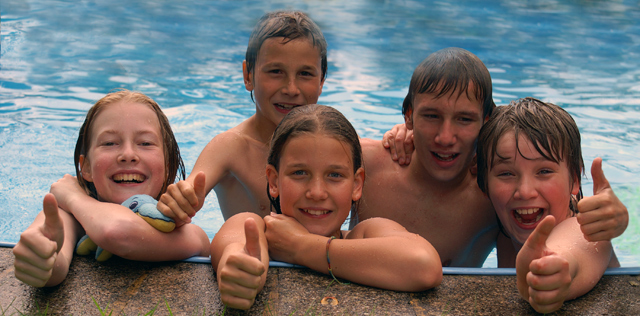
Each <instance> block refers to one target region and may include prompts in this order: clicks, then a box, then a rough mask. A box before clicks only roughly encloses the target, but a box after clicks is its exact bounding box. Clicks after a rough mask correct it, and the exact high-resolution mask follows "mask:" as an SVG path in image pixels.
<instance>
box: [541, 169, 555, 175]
mask: <svg viewBox="0 0 640 316" xmlns="http://www.w3.org/2000/svg"><path fill="white" fill-rule="evenodd" d="M538 173H540V174H542V175H547V174H552V173H554V172H553V170H551V169H542V170H540V171H538Z"/></svg>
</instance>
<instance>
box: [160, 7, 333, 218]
mask: <svg viewBox="0 0 640 316" xmlns="http://www.w3.org/2000/svg"><path fill="white" fill-rule="evenodd" d="M242 72H243V77H244V85H245V88H246V89H247V90H248V91H250V92H251V98H252V100H254V102H255V104H256V113H255V114H254V115H253V116H251V117H250V118H248V119H247V120H245V121H244V122H242V123H240V125H238V126H236V127H234V128H232V129H230V130H228V131H226V132H224V133H221V134H219V135H217V136H216V137H214V138H213V139H212V140H211V142H210V143H209V144H208V145H207V146H206V147H205V148H204V150H203V151H202V153H201V154H200V156H199V157H198V160H197V161H196V164H195V166H194V167H193V170H192V172H191V174H190V175H189V177H188V178H187V180H186V181H180V182H178V183H177V184H174V185H171V186H169V188H168V189H167V193H165V194H163V195H162V197H161V198H160V200H159V202H158V209H159V210H160V211H162V212H163V213H164V214H165V215H167V216H169V217H171V218H173V219H175V220H176V224H177V225H181V224H183V223H187V222H190V221H191V217H193V216H194V215H195V213H196V212H197V211H198V210H200V208H201V207H202V205H203V203H204V198H205V196H206V195H207V194H208V193H209V192H210V191H211V189H214V190H215V191H216V194H217V195H218V201H219V203H220V209H221V211H222V215H223V216H224V218H225V219H228V218H230V217H231V216H233V215H234V214H237V213H240V212H254V213H257V214H258V215H260V216H261V217H264V216H265V215H268V214H269V199H268V197H267V194H266V192H265V189H264V188H265V186H266V183H267V182H266V176H265V166H266V163H267V160H266V159H267V157H266V155H267V151H268V149H269V139H270V138H271V135H272V134H273V131H274V130H275V128H276V126H277V125H278V123H279V122H280V121H281V120H282V118H283V117H284V116H285V115H286V114H287V113H288V112H289V111H291V109H293V108H295V107H298V106H304V105H307V104H314V103H317V101H318V97H319V96H320V94H321V93H322V86H323V84H324V79H325V76H326V73H327V42H326V41H325V39H324V36H323V35H322V32H321V31H320V28H319V27H318V26H317V25H316V24H315V23H314V22H313V21H312V20H311V19H310V18H309V17H308V16H307V15H306V14H304V13H302V12H299V11H277V12H271V13H267V14H265V15H264V16H263V17H262V18H261V19H260V21H259V22H258V24H257V25H256V27H255V28H254V30H253V33H252V34H251V37H250V39H249V45H248V47H247V53H246V60H245V61H244V62H243V63H242Z"/></svg>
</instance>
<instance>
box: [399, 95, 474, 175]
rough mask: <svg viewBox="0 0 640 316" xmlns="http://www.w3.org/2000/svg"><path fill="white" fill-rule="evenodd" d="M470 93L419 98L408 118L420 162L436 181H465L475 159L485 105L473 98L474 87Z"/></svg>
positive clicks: (408, 125) (415, 100)
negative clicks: (461, 179)
mask: <svg viewBox="0 0 640 316" xmlns="http://www.w3.org/2000/svg"><path fill="white" fill-rule="evenodd" d="M468 91H469V92H470V93H468V94H467V93H462V94H459V92H458V91H452V92H451V93H448V94H446V95H444V96H442V97H440V98H438V97H436V94H432V93H421V94H417V95H416V96H415V99H414V101H413V104H414V105H413V109H412V110H410V111H408V112H407V113H406V115H405V122H406V124H407V128H409V129H413V133H414V134H413V135H414V144H415V147H416V155H417V158H418V160H419V161H420V163H421V165H422V167H423V169H424V170H425V171H426V173H427V174H429V175H430V176H431V177H432V178H433V179H435V180H437V181H441V182H450V181H454V180H456V179H460V178H463V177H465V176H466V174H467V173H468V170H469V167H470V166H471V163H472V160H473V157H474V155H475V147H476V140H477V138H478V134H479V133H480V128H482V123H483V117H482V105H481V102H480V101H478V100H476V99H475V98H474V97H473V95H474V94H473V91H474V90H473V87H472V86H470V87H469V89H468ZM468 96H471V97H468Z"/></svg>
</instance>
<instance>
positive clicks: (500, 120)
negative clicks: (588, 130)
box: [478, 98, 619, 313]
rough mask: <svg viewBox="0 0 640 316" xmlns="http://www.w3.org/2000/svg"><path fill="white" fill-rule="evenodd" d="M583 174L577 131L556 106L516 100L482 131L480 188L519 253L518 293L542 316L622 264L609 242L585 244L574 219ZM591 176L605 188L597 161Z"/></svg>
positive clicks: (596, 185)
mask: <svg viewBox="0 0 640 316" xmlns="http://www.w3.org/2000/svg"><path fill="white" fill-rule="evenodd" d="M583 170H584V164H583V161H582V152H581V147H580V132H579V130H578V127H577V125H576V123H575V121H574V120H573V118H571V115H569V113H567V112H566V111H565V110H563V109H562V108H561V107H559V106H557V105H554V104H551V103H544V102H541V101H539V100H536V99H534V98H524V99H520V100H517V101H514V102H511V103H510V104H509V105H507V106H501V107H498V108H497V109H496V110H495V111H494V114H493V115H492V117H491V118H490V119H489V121H487V123H486V124H485V125H484V126H483V127H482V130H481V132H480V136H479V138H478V185H479V186H480V188H481V189H482V191H483V192H484V193H485V194H487V195H488V196H489V199H490V200H491V202H492V204H493V206H494V208H495V210H496V213H497V215H498V218H499V219H500V223H501V224H502V229H503V231H504V233H505V234H506V235H507V236H508V237H509V238H510V239H511V242H512V243H513V246H514V247H515V249H516V252H517V257H516V254H515V253H514V254H513V257H512V258H511V263H512V264H511V266H515V267H516V272H517V286H518V291H519V292H520V295H521V296H522V297H523V298H524V299H525V300H527V301H528V302H529V303H530V304H531V306H532V307H533V308H534V309H535V310H536V311H538V312H541V313H549V312H553V311H555V310H558V309H559V308H560V307H561V306H562V304H563V302H564V301H566V300H571V299H574V298H576V297H578V296H581V295H583V294H585V293H586V292H588V291H589V290H591V289H592V288H593V287H594V286H595V284H596V283H597V282H598V280H599V279H600V277H602V275H603V273H604V271H605V270H606V269H607V267H617V266H619V263H618V260H617V258H616V256H615V253H614V252H613V250H612V246H611V242H610V241H598V242H589V241H588V240H586V239H585V237H584V235H583V233H582V232H581V231H580V224H579V223H578V221H577V218H576V217H575V216H574V215H575V213H576V210H577V203H578V201H579V200H580V199H581V197H582V188H581V186H580V179H581V173H582V172H583ZM591 173H592V176H593V181H594V193H597V192H598V191H600V190H605V189H608V187H609V183H608V182H607V180H606V178H605V177H604V173H603V172H602V160H601V159H600V158H597V159H596V160H594V162H593V165H592V167H591ZM548 215H551V216H548Z"/></svg>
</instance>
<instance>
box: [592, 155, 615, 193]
mask: <svg viewBox="0 0 640 316" xmlns="http://www.w3.org/2000/svg"><path fill="white" fill-rule="evenodd" d="M591 178H592V179H593V195H596V194H598V193H599V192H600V191H602V190H604V189H609V188H611V185H609V181H608V180H607V178H606V177H605V176H604V171H602V158H600V157H597V158H596V159H594V160H593V162H592V163H591Z"/></svg>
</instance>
